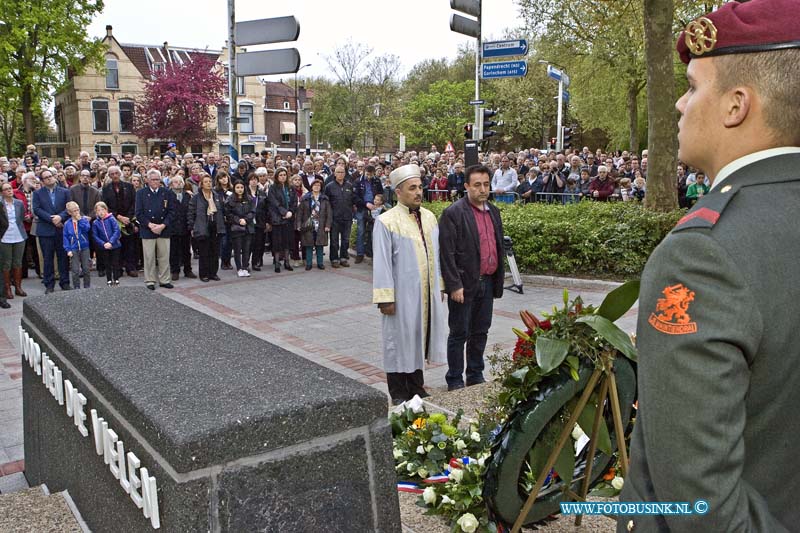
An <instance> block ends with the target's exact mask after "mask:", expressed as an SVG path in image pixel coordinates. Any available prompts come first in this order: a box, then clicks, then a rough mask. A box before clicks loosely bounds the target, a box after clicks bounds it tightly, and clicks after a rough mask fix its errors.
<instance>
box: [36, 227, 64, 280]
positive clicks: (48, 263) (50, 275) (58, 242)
mask: <svg viewBox="0 0 800 533" xmlns="http://www.w3.org/2000/svg"><path fill="white" fill-rule="evenodd" d="M39 246H41V248H42V257H43V258H44V265H43V267H44V268H43V271H44V272H43V274H44V276H43V279H42V283H43V284H44V286H45V287H46V288H48V289H52V288H53V287H55V286H56V273H55V265H53V254H55V255H56V256H57V257H58V275H59V280H58V283H59V284H60V285H61V287H62V288H64V287H66V288H69V258H68V257H67V252H65V251H64V240H63V238H62V237H61V235H58V236H56V237H39Z"/></svg>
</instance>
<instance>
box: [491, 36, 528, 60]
mask: <svg viewBox="0 0 800 533" xmlns="http://www.w3.org/2000/svg"><path fill="white" fill-rule="evenodd" d="M527 54H528V41H527V39H514V40H513V41H490V42H486V43H483V57H508V56H524V55H527Z"/></svg>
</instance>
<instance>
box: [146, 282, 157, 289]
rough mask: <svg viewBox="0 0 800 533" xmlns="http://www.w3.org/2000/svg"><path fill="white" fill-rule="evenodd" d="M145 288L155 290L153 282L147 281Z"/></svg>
mask: <svg viewBox="0 0 800 533" xmlns="http://www.w3.org/2000/svg"><path fill="white" fill-rule="evenodd" d="M147 288H148V289H150V290H151V291H154V290H156V285H155V283H148V284H147Z"/></svg>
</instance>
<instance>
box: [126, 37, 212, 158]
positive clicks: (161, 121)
mask: <svg viewBox="0 0 800 533" xmlns="http://www.w3.org/2000/svg"><path fill="white" fill-rule="evenodd" d="M190 55H191V58H192V61H190V62H185V63H183V64H176V63H170V64H167V65H166V68H165V69H164V70H163V71H161V72H158V73H156V74H155V75H154V77H153V79H151V80H149V81H146V82H145V89H144V95H143V96H142V97H140V98H139V99H138V100H137V102H136V114H135V119H134V127H133V131H134V133H135V134H136V135H137V136H139V137H141V138H142V139H162V140H171V141H175V143H176V144H177V145H178V150H179V151H181V152H182V151H183V150H184V148H185V147H187V146H191V145H192V144H202V142H203V141H207V140H208V139H205V137H206V133H205V132H206V125H207V124H208V123H209V122H210V121H211V119H212V117H213V115H212V112H211V109H212V106H217V105H219V104H221V103H222V101H223V100H222V99H223V95H224V94H225V88H226V85H227V84H226V80H225V78H224V77H223V76H222V75H221V74H220V73H219V71H218V70H217V69H216V68H215V63H216V61H215V59H214V58H213V57H212V56H210V55H208V54H204V53H191V54H190Z"/></svg>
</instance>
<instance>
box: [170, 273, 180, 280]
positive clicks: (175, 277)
mask: <svg viewBox="0 0 800 533" xmlns="http://www.w3.org/2000/svg"><path fill="white" fill-rule="evenodd" d="M170 277H171V278H172V281H178V278H179V277H181V273H180V272H173V273H172V274H171V276H170Z"/></svg>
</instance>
